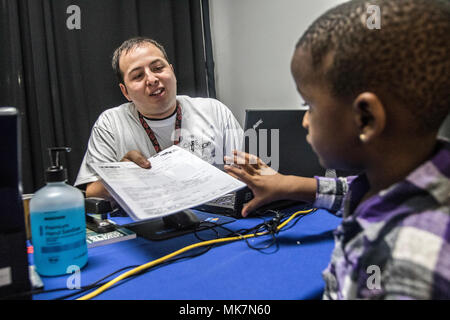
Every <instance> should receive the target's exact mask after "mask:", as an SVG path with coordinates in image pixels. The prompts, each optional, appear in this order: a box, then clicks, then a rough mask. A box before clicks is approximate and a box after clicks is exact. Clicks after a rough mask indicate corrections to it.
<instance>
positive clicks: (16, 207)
mask: <svg viewBox="0 0 450 320" xmlns="http://www.w3.org/2000/svg"><path fill="white" fill-rule="evenodd" d="M0 136H1V137H2V143H1V144H0V154H1V155H2V157H0V159H1V160H0V298H8V296H12V295H15V294H21V293H24V292H28V291H29V290H30V280H29V274H28V259H27V250H26V231H25V230H26V229H25V216H24V208H23V202H22V193H21V189H22V181H21V165H20V164H21V158H20V119H19V112H18V111H17V109H16V108H13V107H4V108H0ZM20 297H21V299H29V298H31V295H21V296H20Z"/></svg>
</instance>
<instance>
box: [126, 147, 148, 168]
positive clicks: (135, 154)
mask: <svg viewBox="0 0 450 320" xmlns="http://www.w3.org/2000/svg"><path fill="white" fill-rule="evenodd" d="M120 161H131V162H134V163H136V164H137V165H138V166H139V167H141V168H144V169H150V168H151V167H152V166H151V163H150V161H148V160H147V159H146V158H145V157H144V156H143V155H142V153H141V152H139V151H138V150H131V151H129V152H127V154H126V155H124V156H123V158H122V160H120Z"/></svg>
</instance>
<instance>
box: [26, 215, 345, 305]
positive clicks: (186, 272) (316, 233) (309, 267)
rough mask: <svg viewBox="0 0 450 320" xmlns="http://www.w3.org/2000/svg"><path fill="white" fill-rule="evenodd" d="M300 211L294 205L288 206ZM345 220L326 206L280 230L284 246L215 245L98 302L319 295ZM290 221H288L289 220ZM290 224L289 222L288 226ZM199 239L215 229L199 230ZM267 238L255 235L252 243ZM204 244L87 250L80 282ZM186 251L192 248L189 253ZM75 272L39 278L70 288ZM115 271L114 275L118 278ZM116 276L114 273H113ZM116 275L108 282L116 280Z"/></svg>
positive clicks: (242, 223) (126, 244) (180, 241)
mask: <svg viewBox="0 0 450 320" xmlns="http://www.w3.org/2000/svg"><path fill="white" fill-rule="evenodd" d="M285 211H286V212H287V213H293V212H295V208H291V209H288V210H285ZM258 223H261V219H259V218H246V219H238V220H236V221H235V222H232V223H229V224H227V225H226V227H227V228H229V229H232V230H239V229H242V228H250V227H252V226H254V225H256V224H258ZM339 223H340V218H337V217H336V216H334V215H332V214H330V213H328V212H327V211H324V210H317V211H316V212H314V213H311V214H309V215H307V216H305V217H303V218H302V219H301V220H300V221H298V223H297V224H296V225H295V226H294V227H293V228H291V229H288V230H286V231H281V232H280V233H279V234H278V235H277V239H278V243H279V247H278V249H277V248H276V246H272V247H271V248H269V249H268V250H265V251H264V253H263V252H259V251H257V250H252V249H250V248H249V247H248V246H247V244H246V242H245V241H244V240H241V241H236V242H231V243H225V244H221V245H218V246H216V247H213V248H212V249H211V250H209V251H208V252H206V253H205V254H203V255H200V256H198V257H195V258H189V259H183V260H179V261H176V262H174V263H171V264H169V265H165V266H161V267H155V268H154V269H152V270H150V271H149V272H147V273H145V274H143V275H140V276H138V277H136V278H132V279H127V280H124V281H122V282H120V283H119V284H117V285H115V286H114V287H112V288H110V289H108V290H107V291H105V292H103V293H102V294H100V295H98V296H97V297H95V298H94V299H102V300H103V299H105V300H106V299H124V300H131V299H154V300H159V299H164V300H229V299H232V300H284V299H288V300H293V299H314V298H320V297H321V293H322V291H323V286H324V281H323V279H322V271H323V270H324V269H325V268H326V266H327V265H328V262H329V260H330V257H331V252H332V250H333V247H334V240H333V235H332V231H333V230H334V229H335V228H336V227H337V225H338V224H339ZM288 226H289V225H288ZM288 226H287V227H288ZM199 235H200V236H202V238H206V237H208V235H209V237H208V238H209V239H211V238H215V234H214V233H213V232H212V231H211V230H205V231H202V232H201V233H200V234H199ZM269 238H270V236H263V237H258V238H256V239H253V240H249V241H252V244H253V245H258V244H260V245H261V243H263V241H265V240H267V239H269ZM196 242H199V240H198V239H197V238H196V237H195V236H194V235H193V234H187V235H184V236H181V237H178V238H173V239H169V240H164V241H149V240H146V239H143V238H140V237H138V238H136V239H132V240H127V241H123V242H119V243H114V244H110V245H105V246H102V247H96V248H91V249H89V252H88V255H89V259H88V264H87V265H86V266H85V267H84V268H83V269H82V270H81V286H84V285H87V284H90V283H92V282H94V281H97V280H99V279H101V278H103V277H104V276H105V275H107V274H110V273H112V272H114V271H116V270H118V269H120V268H123V267H125V266H129V265H141V264H144V263H147V262H149V261H152V260H155V259H157V258H160V257H162V256H164V255H166V254H168V253H171V252H173V251H176V250H178V249H180V248H182V247H185V246H187V245H189V244H192V243H196ZM188 253H189V252H188ZM69 276H70V275H66V276H60V277H42V280H43V282H44V285H45V289H46V290H49V289H53V288H61V287H66V283H67V280H68V279H69ZM115 276H117V275H115ZM115 276H113V277H115ZM113 277H111V278H109V279H108V280H111V279H113ZM70 292H71V291H69V290H67V291H60V292H51V293H42V294H38V295H34V297H33V299H35V300H40V299H53V298H57V297H60V296H63V295H65V294H68V293H70Z"/></svg>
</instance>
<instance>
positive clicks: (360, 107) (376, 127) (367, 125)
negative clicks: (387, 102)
mask: <svg viewBox="0 0 450 320" xmlns="http://www.w3.org/2000/svg"><path fill="white" fill-rule="evenodd" d="M352 108H353V112H354V117H355V118H354V119H355V122H356V125H357V127H358V130H359V139H360V141H361V142H362V143H367V142H370V141H372V140H373V139H374V138H376V137H377V136H379V135H380V134H381V133H382V132H383V130H384V128H385V126H386V110H385V107H384V105H383V103H382V102H381V100H380V99H379V98H378V96H377V95H376V94H374V93H371V92H364V93H361V94H360V95H358V96H357V97H356V99H355V100H354V102H353V106H352Z"/></svg>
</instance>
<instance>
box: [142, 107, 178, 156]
mask: <svg viewBox="0 0 450 320" xmlns="http://www.w3.org/2000/svg"><path fill="white" fill-rule="evenodd" d="M138 114H139V120H140V121H141V124H142V127H144V129H145V132H147V135H148V137H149V138H150V141H151V142H152V144H153V147H154V148H155V150H156V153H158V152H160V151H161V146H160V145H159V143H158V140H157V139H156V136H155V133H154V132H153V130H152V129H151V128H150V126H149V125H148V123H147V122H146V121H145V119H144V116H143V115H142V114H141V113H140V112H139V111H138ZM179 129H181V107H180V104H179V103H178V102H177V116H176V119H175V134H176V135H177V138H176V140H175V141H174V142H173V144H175V145H177V144H179V143H180V136H179V135H178V132H177V131H178V130H179Z"/></svg>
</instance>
